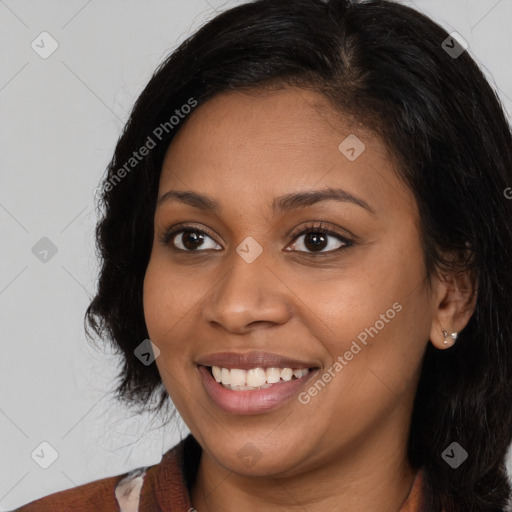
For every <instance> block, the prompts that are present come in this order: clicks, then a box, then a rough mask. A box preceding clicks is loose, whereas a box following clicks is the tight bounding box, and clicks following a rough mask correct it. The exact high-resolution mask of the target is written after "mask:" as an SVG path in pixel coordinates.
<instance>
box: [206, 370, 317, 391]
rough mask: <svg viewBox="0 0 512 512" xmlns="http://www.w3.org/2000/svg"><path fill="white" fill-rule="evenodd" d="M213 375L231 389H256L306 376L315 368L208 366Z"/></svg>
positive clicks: (217, 380)
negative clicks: (245, 368) (247, 368)
mask: <svg viewBox="0 0 512 512" xmlns="http://www.w3.org/2000/svg"><path fill="white" fill-rule="evenodd" d="M208 370H209V371H210V374H211V376H212V377H213V378H214V379H215V381H216V382H218V383H219V384H221V385H222V386H223V387H224V388H226V389H229V390H231V391H255V390H258V389H268V388H270V387H272V385H273V384H277V383H278V382H289V381H291V380H296V379H301V378H303V377H305V376H306V375H307V374H308V373H309V372H310V371H311V370H313V368H296V369H293V368H251V369H249V370H244V369H242V368H222V367H220V366H210V367H208Z"/></svg>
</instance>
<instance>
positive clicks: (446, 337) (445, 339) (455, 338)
mask: <svg viewBox="0 0 512 512" xmlns="http://www.w3.org/2000/svg"><path fill="white" fill-rule="evenodd" d="M441 330H442V332H443V336H444V341H443V343H444V344H445V345H448V336H450V337H451V338H452V339H453V341H454V342H455V341H456V340H457V336H458V333H457V332H456V331H453V332H452V333H451V334H448V332H447V331H445V330H444V329H441Z"/></svg>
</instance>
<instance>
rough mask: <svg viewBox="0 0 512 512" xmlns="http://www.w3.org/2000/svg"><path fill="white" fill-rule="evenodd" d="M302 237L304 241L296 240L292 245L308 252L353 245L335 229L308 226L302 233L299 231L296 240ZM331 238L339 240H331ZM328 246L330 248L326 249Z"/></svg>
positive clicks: (333, 249)
mask: <svg viewBox="0 0 512 512" xmlns="http://www.w3.org/2000/svg"><path fill="white" fill-rule="evenodd" d="M302 237H303V238H304V241H301V242H295V243H294V244H293V245H292V247H293V250H296V251H299V252H306V253H328V252H334V251H336V250H338V249H342V248H343V247H349V246H351V245H352V242H351V241H350V240H348V239H346V238H345V237H343V236H341V235H339V234H338V233H335V232H334V231H330V230H326V229H320V228H315V227H313V228H308V229H306V230H305V231H303V232H302V233H299V235H298V236H297V237H296V238H295V240H299V239H300V238H302ZM330 238H332V239H337V240H335V241H332V242H331V241H330V240H329V239H330ZM326 248H327V249H328V250H324V249H326Z"/></svg>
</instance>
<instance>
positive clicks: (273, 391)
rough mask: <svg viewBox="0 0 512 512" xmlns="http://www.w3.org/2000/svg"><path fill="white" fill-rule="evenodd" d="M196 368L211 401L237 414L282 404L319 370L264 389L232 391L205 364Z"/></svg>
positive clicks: (269, 408)
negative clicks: (214, 376)
mask: <svg viewBox="0 0 512 512" xmlns="http://www.w3.org/2000/svg"><path fill="white" fill-rule="evenodd" d="M238 368H239V367H238ZM198 369H199V374H200V375H201V380H202V382H203V387H204V389H205V390H206V393H207V394H208V396H209V397H210V399H211V400H212V402H213V403H214V404H215V405H217V407H219V408H220V409H222V410H223V411H225V412H227V413H229V414H238V415H250V414H260V413H263V412H267V411H271V410H273V409H277V408H279V407H281V406H283V405H284V404H285V403H286V402H288V401H289V400H290V399H291V398H292V397H293V396H294V395H296V394H297V393H298V392H299V391H300V390H301V389H302V388H304V387H305V386H306V385H307V383H308V382H309V381H310V380H311V379H312V378H313V377H314V376H315V375H317V374H318V372H319V368H315V369H314V370H311V371H310V372H309V373H308V374H307V375H305V376H304V377H301V378H300V379H292V380H289V381H280V382H276V383H275V384H272V385H271V386H270V387H268V388H265V389H257V390H254V391H232V390H230V389H226V388H225V387H224V386H222V385H221V384H220V383H218V382H217V381H216V380H215V379H214V378H213V375H212V374H211V372H210V370H209V368H207V367H206V366H203V365H199V366H198Z"/></svg>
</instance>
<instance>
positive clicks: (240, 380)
mask: <svg viewBox="0 0 512 512" xmlns="http://www.w3.org/2000/svg"><path fill="white" fill-rule="evenodd" d="M229 380H230V384H231V385H232V386H245V384H246V383H247V384H249V382H246V372H245V371H244V370H238V369H233V370H231V371H230V373H229ZM248 380H249V379H247V381H248ZM252 385H253V384H251V386H252Z"/></svg>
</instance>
